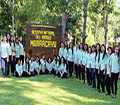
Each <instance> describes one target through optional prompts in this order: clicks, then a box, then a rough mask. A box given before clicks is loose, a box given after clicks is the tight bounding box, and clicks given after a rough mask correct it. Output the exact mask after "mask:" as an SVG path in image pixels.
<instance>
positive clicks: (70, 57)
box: [67, 48, 73, 62]
mask: <svg viewBox="0 0 120 105" xmlns="http://www.w3.org/2000/svg"><path fill="white" fill-rule="evenodd" d="M67 57H68V61H70V62H73V53H72V49H71V48H69V49H68V53H67Z"/></svg>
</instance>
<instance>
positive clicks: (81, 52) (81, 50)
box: [79, 43, 83, 82]
mask: <svg viewBox="0 0 120 105" xmlns="http://www.w3.org/2000/svg"><path fill="white" fill-rule="evenodd" d="M82 56H83V43H81V44H80V51H79V65H80V66H79V70H80V82H81V80H83V79H81V77H82V78H83V75H82V74H83V72H82V58H83V57H82Z"/></svg>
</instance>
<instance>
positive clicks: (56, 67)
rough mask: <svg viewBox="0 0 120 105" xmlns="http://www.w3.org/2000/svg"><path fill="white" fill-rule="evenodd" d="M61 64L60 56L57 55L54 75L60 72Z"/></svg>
mask: <svg viewBox="0 0 120 105" xmlns="http://www.w3.org/2000/svg"><path fill="white" fill-rule="evenodd" d="M59 66H60V56H59V55H57V61H56V63H55V71H54V75H57V74H58V72H59Z"/></svg>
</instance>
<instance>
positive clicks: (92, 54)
mask: <svg viewBox="0 0 120 105" xmlns="http://www.w3.org/2000/svg"><path fill="white" fill-rule="evenodd" d="M95 54H96V53H95V52H94V53H91V68H95Z"/></svg>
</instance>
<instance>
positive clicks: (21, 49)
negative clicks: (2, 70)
mask: <svg viewBox="0 0 120 105" xmlns="http://www.w3.org/2000/svg"><path fill="white" fill-rule="evenodd" d="M19 45H20V55H24V48H23V44H22V43H19Z"/></svg>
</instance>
